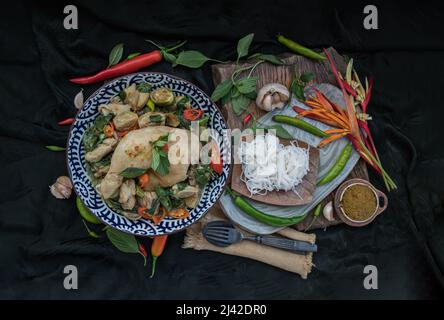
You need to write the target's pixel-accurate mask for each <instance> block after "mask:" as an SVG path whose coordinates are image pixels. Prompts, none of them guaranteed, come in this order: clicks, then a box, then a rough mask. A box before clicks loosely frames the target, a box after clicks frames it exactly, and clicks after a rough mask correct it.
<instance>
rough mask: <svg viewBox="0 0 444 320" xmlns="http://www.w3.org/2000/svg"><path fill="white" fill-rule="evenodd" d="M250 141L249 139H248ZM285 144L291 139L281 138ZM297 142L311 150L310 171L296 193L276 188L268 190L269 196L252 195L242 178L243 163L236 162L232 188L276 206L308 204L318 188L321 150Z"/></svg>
mask: <svg viewBox="0 0 444 320" xmlns="http://www.w3.org/2000/svg"><path fill="white" fill-rule="evenodd" d="M247 141H249V140H247ZM279 141H280V143H282V144H283V145H289V144H290V143H291V141H290V140H285V139H279ZM293 141H296V142H297V146H298V147H300V148H304V149H308V150H309V151H308V152H309V166H308V173H307V174H306V175H305V177H304V179H303V180H302V182H301V183H300V184H299V185H298V186H297V188H296V193H295V192H294V191H293V190H290V191H284V190H274V191H269V192H267V196H265V197H264V196H263V195H253V196H252V195H251V194H250V191H248V188H247V185H246V184H245V182H243V181H242V180H241V177H242V165H241V164H234V165H233V172H232V173H231V189H233V190H234V191H236V192H237V193H239V194H241V195H244V196H246V197H248V198H250V199H253V200H256V201H260V202H264V203H268V204H272V205H275V206H299V205H301V204H306V203H309V202H311V200H313V193H314V191H315V189H316V180H317V178H318V168H319V150H318V149H317V148H312V147H311V148H310V147H309V145H308V144H307V143H305V142H303V141H300V140H293Z"/></svg>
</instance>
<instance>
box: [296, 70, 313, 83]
mask: <svg viewBox="0 0 444 320" xmlns="http://www.w3.org/2000/svg"><path fill="white" fill-rule="evenodd" d="M313 78H314V74H313V73H311V72H307V73H303V74H302V75H301V77H300V78H299V79H301V81H302V82H305V83H308V82H310V81H311V80H313Z"/></svg>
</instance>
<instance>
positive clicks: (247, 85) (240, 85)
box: [236, 77, 258, 94]
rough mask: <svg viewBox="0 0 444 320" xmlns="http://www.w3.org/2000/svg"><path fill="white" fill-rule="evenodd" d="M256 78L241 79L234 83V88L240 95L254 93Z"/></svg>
mask: <svg viewBox="0 0 444 320" xmlns="http://www.w3.org/2000/svg"><path fill="white" fill-rule="evenodd" d="M257 79H258V77H249V78H242V79H240V80H238V81H236V88H237V90H239V92H240V93H242V94H248V93H251V92H256V83H257Z"/></svg>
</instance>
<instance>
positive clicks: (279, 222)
mask: <svg viewBox="0 0 444 320" xmlns="http://www.w3.org/2000/svg"><path fill="white" fill-rule="evenodd" d="M233 197H234V203H235V204H236V205H237V206H238V207H239V208H240V209H241V210H242V211H244V212H245V213H246V214H248V215H249V216H250V217H253V218H255V219H256V220H258V221H260V222H263V223H265V224H268V225H270V226H274V227H287V226H291V225H294V224H297V223H299V222H301V221H302V220H304V219H305V217H306V216H307V213H304V214H303V215H301V216H297V217H293V218H282V217H276V216H272V215H269V214H266V213H264V212H262V211H260V210H258V209H256V208H255V207H253V206H252V205H251V204H250V203H249V202H248V201H246V200H245V199H243V198H242V197H240V196H236V195H234V196H233Z"/></svg>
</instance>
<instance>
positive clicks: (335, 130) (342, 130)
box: [325, 129, 350, 134]
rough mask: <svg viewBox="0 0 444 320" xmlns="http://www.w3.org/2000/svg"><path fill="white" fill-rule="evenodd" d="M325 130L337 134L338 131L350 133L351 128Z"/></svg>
mask: <svg viewBox="0 0 444 320" xmlns="http://www.w3.org/2000/svg"><path fill="white" fill-rule="evenodd" d="M325 132H326V133H328V134H336V133H344V132H346V133H350V130H348V129H328V130H325Z"/></svg>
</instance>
